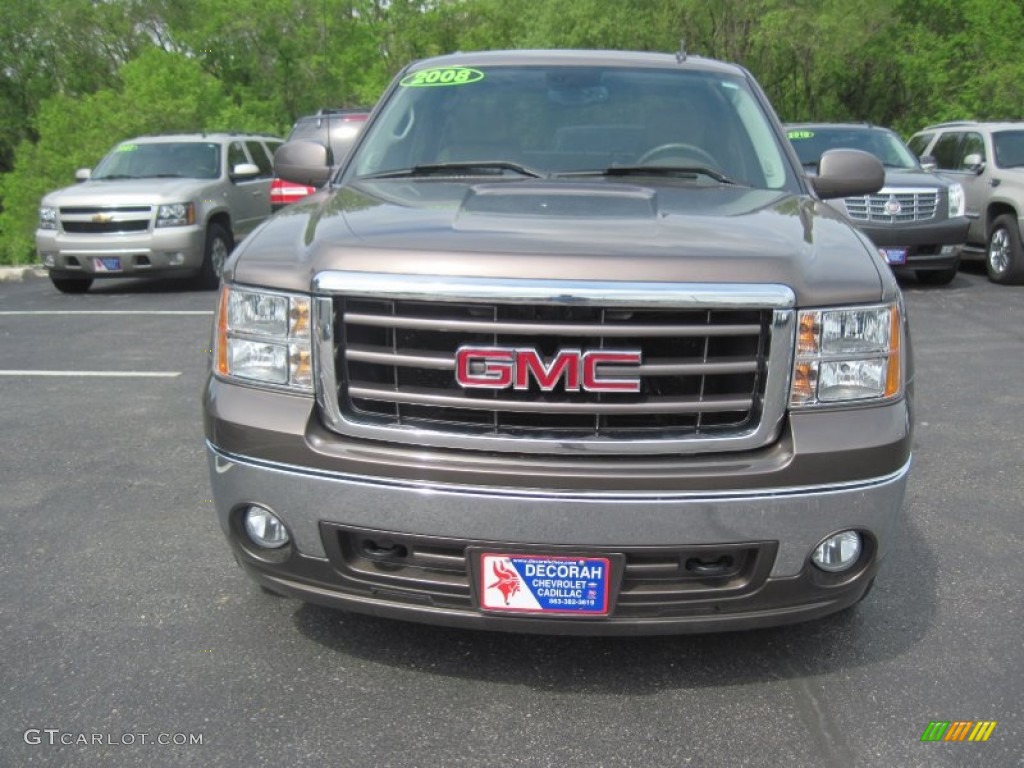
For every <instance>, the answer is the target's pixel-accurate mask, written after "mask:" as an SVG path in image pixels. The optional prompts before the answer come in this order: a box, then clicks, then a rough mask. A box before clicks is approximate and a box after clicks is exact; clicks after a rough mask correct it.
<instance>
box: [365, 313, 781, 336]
mask: <svg viewBox="0 0 1024 768" xmlns="http://www.w3.org/2000/svg"><path fill="white" fill-rule="evenodd" d="M345 324H346V325H364V326H370V327H373V328H401V329H409V330H420V331H462V332H464V333H495V334H509V335H511V334H519V335H536V336H555V335H557V336H594V335H595V331H596V330H599V333H600V335H601V336H610V337H614V338H624V337H634V336H669V337H679V336H688V337H696V336H701V337H703V336H749V335H751V334H756V333H759V332H760V330H761V327H760V326H758V325H725V326H696V327H694V326H691V325H621V326H620V325H601V326H600V328H599V329H596V328H595V326H594V325H593V324H583V323H580V324H572V323H561V324H554V323H515V322H488V321H477V320H456V319H441V320H439V319H435V318H425V317H396V316H391V315H366V314H362V313H359V312H346V313H345Z"/></svg>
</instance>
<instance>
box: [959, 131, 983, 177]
mask: <svg viewBox="0 0 1024 768" xmlns="http://www.w3.org/2000/svg"><path fill="white" fill-rule="evenodd" d="M968 155H981V159H982V160H984V159H985V139H983V138H982V136H981V134H980V133H967V134H964V140H963V141H962V142H961V143H960V148H959V149H958V150H957V153H956V158H957V164H956V169H957V170H958V171H966V170H967V164H966V163H965V162H964V158H965V157H967V156H968Z"/></svg>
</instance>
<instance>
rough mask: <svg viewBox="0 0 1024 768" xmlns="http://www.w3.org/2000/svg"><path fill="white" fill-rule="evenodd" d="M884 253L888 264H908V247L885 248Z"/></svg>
mask: <svg viewBox="0 0 1024 768" xmlns="http://www.w3.org/2000/svg"><path fill="white" fill-rule="evenodd" d="M882 253H883V254H884V255H885V261H886V263H888V264H906V263H907V249H906V248H883V249H882Z"/></svg>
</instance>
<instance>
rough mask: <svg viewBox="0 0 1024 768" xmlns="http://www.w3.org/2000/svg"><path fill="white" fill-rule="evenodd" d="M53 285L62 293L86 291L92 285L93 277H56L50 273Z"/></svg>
mask: <svg viewBox="0 0 1024 768" xmlns="http://www.w3.org/2000/svg"><path fill="white" fill-rule="evenodd" d="M50 282H51V283H53V287H54V288H56V289H57V290H58V291H60V292H61V293H85V292H86V291H88V290H89V286H90V285H92V278H91V277H84V278H81V277H54V276H53V275H50Z"/></svg>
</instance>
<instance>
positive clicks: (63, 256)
mask: <svg viewBox="0 0 1024 768" xmlns="http://www.w3.org/2000/svg"><path fill="white" fill-rule="evenodd" d="M205 250H206V235H205V232H204V230H203V228H202V227H201V226H199V225H193V226H185V227H164V228H159V229H154V230H153V231H151V232H138V233H125V234H103V235H90V234H74V233H68V232H64V231H63V230H52V229H38V230H36V252H37V254H38V256H39V261H40V262H42V264H43V265H44V266H45V267H47V268H48V269H49V270H50V272H51V273H52V274H60V275H66V276H81V277H92V278H104V277H145V276H147V275H150V274H155V273H161V272H182V273H183V272H189V271H193V272H194V271H196V270H198V269H199V268H200V266H202V263H203V257H204V255H205ZM110 257H116V258H118V259H119V260H120V267H121V268H120V269H119V270H116V271H110V270H105V269H103V268H102V266H101V264H102V261H101V262H99V264H98V263H97V260H100V259H103V258H110Z"/></svg>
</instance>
